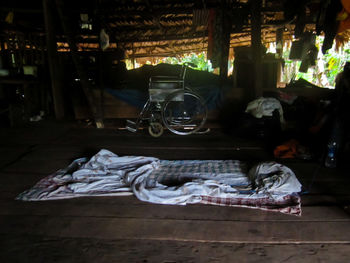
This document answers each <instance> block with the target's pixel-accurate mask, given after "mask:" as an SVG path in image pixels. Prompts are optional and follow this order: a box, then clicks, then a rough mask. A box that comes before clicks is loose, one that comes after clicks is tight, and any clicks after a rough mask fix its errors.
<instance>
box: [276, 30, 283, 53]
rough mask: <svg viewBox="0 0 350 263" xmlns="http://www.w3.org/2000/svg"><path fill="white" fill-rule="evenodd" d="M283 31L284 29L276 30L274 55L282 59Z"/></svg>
mask: <svg viewBox="0 0 350 263" xmlns="http://www.w3.org/2000/svg"><path fill="white" fill-rule="evenodd" d="M283 31H284V28H277V30H276V53H277V55H278V58H282V55H283Z"/></svg>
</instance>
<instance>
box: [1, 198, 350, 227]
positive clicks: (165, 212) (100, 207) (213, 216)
mask: <svg viewBox="0 0 350 263" xmlns="http://www.w3.org/2000/svg"><path fill="white" fill-rule="evenodd" d="M97 198H98V197H97ZM115 199H116V200H115V202H113V203H108V204H104V203H98V204H96V203H95V204H94V205H92V204H91V203H89V202H87V201H86V200H84V198H79V199H74V200H73V199H71V200H57V201H41V202H22V201H9V202H6V203H4V202H3V203H2V204H0V215H3V216H19V217H22V216H28V215H35V216H65V217H68V216H70V217H105V218H139V219H140V220H142V219H176V220H211V221H218V222H221V221H248V222H260V221H264V222H267V221H271V222H272V221H284V222H287V221H288V222H294V221H299V222H301V221H303V222H304V221H312V222H328V221H343V222H350V215H349V213H348V211H347V210H346V209H344V207H342V206H311V207H304V208H303V213H302V216H301V217H297V216H291V215H285V214H281V213H278V212H276V213H273V212H267V211H263V210H258V209H248V208H238V207H220V206H212V205H188V206H176V205H158V204H151V203H146V202H141V201H138V200H137V199H136V198H135V197H124V196H123V197H115ZM120 199H121V201H120V202H118V200H120Z"/></svg>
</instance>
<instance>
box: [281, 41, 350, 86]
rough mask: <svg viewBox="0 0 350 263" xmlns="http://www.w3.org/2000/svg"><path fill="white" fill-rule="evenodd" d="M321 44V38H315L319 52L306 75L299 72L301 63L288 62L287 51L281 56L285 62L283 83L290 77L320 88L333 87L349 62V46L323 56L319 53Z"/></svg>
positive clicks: (332, 50) (329, 51) (330, 51)
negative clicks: (301, 79) (303, 80)
mask: <svg viewBox="0 0 350 263" xmlns="http://www.w3.org/2000/svg"><path fill="white" fill-rule="evenodd" d="M322 44H323V37H317V38H316V47H317V48H318V50H319V52H318V57H317V61H316V65H315V66H314V67H312V68H309V69H308V72H307V73H302V72H299V67H300V64H301V62H300V61H294V60H290V59H289V50H287V51H285V52H284V54H283V58H284V60H285V68H284V75H283V81H285V82H289V81H290V80H291V79H292V77H295V79H299V78H303V79H305V80H307V81H309V82H311V83H314V84H315V85H318V86H320V87H334V86H335V79H336V76H337V75H338V73H339V72H341V71H342V70H343V67H344V65H345V63H346V62H347V61H350V44H349V43H347V44H345V46H344V47H342V48H341V49H339V50H335V48H332V49H329V50H328V51H327V53H326V54H324V55H323V54H322V52H321V47H322ZM333 46H335V45H333Z"/></svg>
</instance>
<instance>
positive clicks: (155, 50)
mask: <svg viewBox="0 0 350 263" xmlns="http://www.w3.org/2000/svg"><path fill="white" fill-rule="evenodd" d="M262 2H263V6H262V41H263V42H265V43H267V42H273V41H275V36H276V34H275V32H276V29H277V28H279V27H285V29H286V30H285V32H284V37H285V39H292V35H293V34H294V24H293V17H292V19H290V17H289V16H290V14H289V13H288V15H286V2H288V1H287V0H286V1H280V0H265V1H262ZM295 2H303V1H295ZM306 2H308V3H309V4H311V5H315V4H318V3H319V2H320V1H306ZM64 3H65V12H66V14H67V16H68V17H69V19H70V21H71V24H72V27H73V28H74V30H75V31H76V40H77V42H78V43H79V49H80V50H86V51H89V50H98V49H99V48H100V47H99V38H98V36H99V32H100V29H101V28H104V29H105V30H106V32H107V34H108V35H109V38H110V47H111V48H116V47H118V48H122V49H124V50H125V52H126V55H127V57H134V58H139V57H152V56H158V57H160V56H172V55H176V54H183V53H188V52H200V51H205V50H207V45H208V27H207V24H208V16H209V10H210V9H223V10H224V11H225V12H227V13H229V16H230V19H232V28H231V37H230V46H231V47H235V46H242V45H250V36H251V17H250V10H251V6H250V1H248V0H223V1H222V0H121V1H116V0H115V1H112V0H88V1H86V0H79V1H67V0H64ZM12 11H13V13H14V18H13V23H12V24H6V23H2V26H1V28H0V33H1V36H2V40H1V39H0V41H6V39H8V38H9V37H8V36H11V34H12V35H13V34H24V35H28V34H31V35H35V36H41V37H43V36H44V34H45V27H44V19H43V8H42V1H24V0H21V1H13V2H10V3H7V4H4V3H2V4H1V6H0V15H1V20H4V19H5V17H6V16H7V15H8V13H9V12H12ZM80 14H87V15H88V16H87V17H88V22H87V23H91V25H92V26H91V28H90V29H82V28H81V27H80V26H79V25H80V24H81V23H82V21H81V16H80ZM317 15H318V14H317V13H314V12H312V10H311V9H310V8H309V7H308V6H307V8H306V17H305V21H306V23H307V24H310V25H311V26H314V25H315V22H316V19H317ZM55 19H56V22H57V24H58V25H59V24H60V23H59V21H58V20H59V19H58V17H55ZM32 38H35V37H32ZM57 42H58V50H60V51H65V50H68V45H67V43H66V40H65V36H64V34H63V33H62V30H61V28H60V26H58V27H57Z"/></svg>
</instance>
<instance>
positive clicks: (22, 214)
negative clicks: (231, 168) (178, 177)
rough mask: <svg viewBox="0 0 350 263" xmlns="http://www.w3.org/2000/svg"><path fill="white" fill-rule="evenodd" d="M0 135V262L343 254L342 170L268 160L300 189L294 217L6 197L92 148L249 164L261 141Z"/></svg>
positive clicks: (58, 126)
mask: <svg viewBox="0 0 350 263" xmlns="http://www.w3.org/2000/svg"><path fill="white" fill-rule="evenodd" d="M0 137H1V142H0V180H1V184H0V226H1V227H0V247H1V253H0V262H43V261H45V262H168V263H169V262H259V263H261V262H263V263H264V262H266V263H270V262H307V263H308V262H310V263H311V262H327V263H328V262H347V261H348V258H349V256H350V235H349V234H348V233H349V230H350V215H349V214H350V212H349V211H350V209H349V204H350V192H349V191H348V189H349V186H350V177H349V176H348V172H347V170H346V169H342V168H338V169H327V168H324V167H323V165H320V164H319V163H317V162H315V161H304V160H277V161H279V162H281V163H283V164H285V165H287V166H288V167H290V168H291V169H292V170H293V171H294V172H295V173H296V175H297V176H298V178H299V179H300V181H301V182H302V183H303V184H304V187H305V189H306V190H307V194H303V195H302V210H303V214H302V216H301V217H295V216H288V215H283V214H281V213H273V212H266V211H261V210H253V209H246V208H233V207H219V206H210V205H190V206H169V205H155V204H150V203H145V202H140V201H139V200H137V199H136V198H135V197H134V196H129V197H84V198H77V199H70V200H57V201H47V202H21V201H15V200H14V198H15V197H16V196H17V195H18V194H19V193H20V192H22V191H24V190H26V189H28V188H29V187H31V186H33V185H34V184H35V183H36V182H37V181H38V180H40V179H41V178H43V177H45V176H47V175H49V174H51V173H53V172H55V171H57V170H58V169H60V168H64V167H66V166H67V165H68V164H69V163H70V162H71V161H73V160H74V159H76V158H79V157H83V156H84V157H85V156H87V157H88V156H92V155H93V154H95V153H96V152H97V151H99V150H100V149H101V148H106V149H108V150H111V151H112V152H114V153H116V154H119V155H148V156H155V157H158V158H161V159H177V160H179V159H240V160H245V161H247V162H248V163H249V165H252V164H255V163H257V162H259V161H261V160H274V159H273V157H272V155H271V153H269V152H268V151H267V150H266V148H265V143H264V142H263V141H260V142H258V141H256V140H255V141H254V140H244V139H240V138H235V137H233V136H229V135H226V134H224V133H222V132H221V131H220V130H215V129H214V130H213V131H212V132H211V133H209V134H206V135H193V136H177V135H174V134H170V133H167V132H166V133H165V136H162V137H161V138H158V139H155V138H152V137H150V136H149V135H148V134H145V133H144V132H138V133H136V134H133V133H129V132H127V131H117V130H115V129H94V128H84V127H82V126H81V125H80V126H79V125H77V124H75V123H58V122H55V121H52V122H45V121H43V122H39V123H33V124H30V125H29V126H27V127H20V128H15V129H0ZM120 259H121V260H120ZM237 259H239V261H237ZM241 259H242V260H241ZM300 260H302V261H300Z"/></svg>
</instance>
